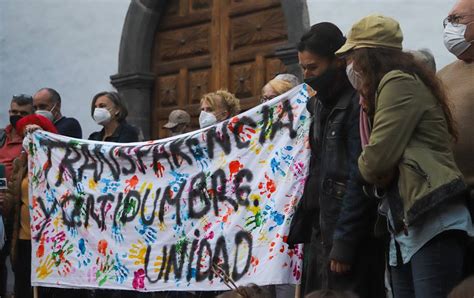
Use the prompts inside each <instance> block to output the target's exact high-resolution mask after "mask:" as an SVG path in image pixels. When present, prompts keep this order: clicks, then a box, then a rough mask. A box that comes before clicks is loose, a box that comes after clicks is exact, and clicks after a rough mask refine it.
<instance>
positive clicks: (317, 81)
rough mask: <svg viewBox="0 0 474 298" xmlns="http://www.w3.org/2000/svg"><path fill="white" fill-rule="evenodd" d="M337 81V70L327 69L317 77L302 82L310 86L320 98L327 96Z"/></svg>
mask: <svg viewBox="0 0 474 298" xmlns="http://www.w3.org/2000/svg"><path fill="white" fill-rule="evenodd" d="M336 79H337V69H336V68H334V67H329V68H328V69H327V70H326V71H325V72H324V73H322V74H321V75H319V76H317V77H310V78H307V79H304V82H305V83H306V84H308V85H309V86H311V88H313V89H314V90H315V91H317V92H318V94H319V95H321V96H327V94H328V91H329V89H330V88H331V86H332V85H333V84H334V83H335V80H336Z"/></svg>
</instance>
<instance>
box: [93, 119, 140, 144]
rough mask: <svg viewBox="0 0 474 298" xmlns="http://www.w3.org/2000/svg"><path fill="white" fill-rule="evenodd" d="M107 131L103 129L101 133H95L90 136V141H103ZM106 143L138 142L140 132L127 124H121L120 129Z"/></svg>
mask: <svg viewBox="0 0 474 298" xmlns="http://www.w3.org/2000/svg"><path fill="white" fill-rule="evenodd" d="M104 133H105V130H104V129H103V128H102V130H101V131H96V132H93V133H92V134H91V135H90V136H89V140H94V141H102V138H103V137H104ZM104 141H105V142H115V143H133V142H138V131H137V129H136V128H135V127H133V126H131V125H130V124H128V123H126V122H122V123H120V125H119V127H117V129H116V130H115V131H114V133H113V134H112V135H111V136H110V137H107V138H106V139H105V140H104Z"/></svg>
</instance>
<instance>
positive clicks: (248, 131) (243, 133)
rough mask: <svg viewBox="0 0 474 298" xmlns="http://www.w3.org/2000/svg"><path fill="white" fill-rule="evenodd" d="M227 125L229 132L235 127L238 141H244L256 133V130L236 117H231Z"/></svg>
mask: <svg viewBox="0 0 474 298" xmlns="http://www.w3.org/2000/svg"><path fill="white" fill-rule="evenodd" d="M237 124H238V125H237ZM227 127H228V128H229V130H230V131H231V132H234V131H235V130H236V129H237V133H238V135H239V138H240V141H242V142H246V141H248V140H250V139H252V136H253V135H254V134H255V133H256V130H255V129H253V128H252V127H251V126H249V125H245V124H243V123H242V122H240V119H239V118H238V117H234V118H232V119H231V120H230V122H229V124H228V125H227Z"/></svg>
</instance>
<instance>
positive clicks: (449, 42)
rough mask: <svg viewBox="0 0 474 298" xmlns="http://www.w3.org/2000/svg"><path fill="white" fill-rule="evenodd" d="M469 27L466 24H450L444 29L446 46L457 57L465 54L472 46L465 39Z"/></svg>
mask: <svg viewBox="0 0 474 298" xmlns="http://www.w3.org/2000/svg"><path fill="white" fill-rule="evenodd" d="M466 29H467V26H466V25H464V24H456V25H453V24H451V23H448V24H447V25H446V28H444V32H443V38H444V45H445V47H446V48H447V49H448V51H450V52H451V53H453V54H454V55H455V56H460V55H461V54H462V53H464V52H465V51H466V50H467V49H468V48H469V47H470V46H472V44H471V43H470V42H467V41H466V39H465V38H464V34H465V33H466Z"/></svg>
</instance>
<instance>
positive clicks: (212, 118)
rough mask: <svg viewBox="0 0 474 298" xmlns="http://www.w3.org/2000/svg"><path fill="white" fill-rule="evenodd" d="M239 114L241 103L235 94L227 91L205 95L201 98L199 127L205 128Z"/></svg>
mask: <svg viewBox="0 0 474 298" xmlns="http://www.w3.org/2000/svg"><path fill="white" fill-rule="evenodd" d="M239 112H240V101H239V99H238V98H237V97H235V95H234V94H232V93H230V92H228V91H226V90H217V91H216V92H211V93H207V94H204V95H203V97H202V98H201V114H200V115H199V126H200V127H201V128H204V127H208V126H211V125H214V124H216V123H218V122H221V121H224V120H226V119H229V118H230V117H232V116H235V115H237V114H238V113H239Z"/></svg>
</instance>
